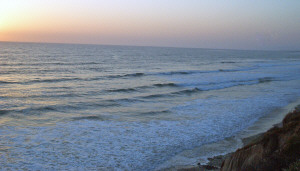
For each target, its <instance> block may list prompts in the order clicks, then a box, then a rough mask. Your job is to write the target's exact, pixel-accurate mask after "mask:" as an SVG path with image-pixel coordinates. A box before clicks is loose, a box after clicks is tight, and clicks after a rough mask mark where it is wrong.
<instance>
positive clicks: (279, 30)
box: [0, 0, 300, 50]
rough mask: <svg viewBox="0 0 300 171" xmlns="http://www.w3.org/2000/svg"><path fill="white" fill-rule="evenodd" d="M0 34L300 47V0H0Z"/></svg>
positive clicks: (31, 38) (26, 38)
mask: <svg viewBox="0 0 300 171" xmlns="http://www.w3.org/2000/svg"><path fill="white" fill-rule="evenodd" d="M0 41H17V42H51V43H80V44H108V45H138V46H168V47H191V48H218V49H258V50H259V49H264V50H300V1H299V0H288V1H284V0H263V1H261V0H251V1H242V0H226V1H221V0H0Z"/></svg>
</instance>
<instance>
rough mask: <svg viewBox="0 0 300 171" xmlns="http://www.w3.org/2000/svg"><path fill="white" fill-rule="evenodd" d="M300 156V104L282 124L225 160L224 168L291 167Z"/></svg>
mask: <svg viewBox="0 0 300 171" xmlns="http://www.w3.org/2000/svg"><path fill="white" fill-rule="evenodd" d="M299 159H300V106H298V107H297V108H296V109H295V110H294V111H293V112H291V113H289V114H287V115H286V117H285V118H284V119H283V121H282V125H280V126H276V127H273V128H272V129H270V130H269V131H267V132H266V133H264V134H263V135H262V136H260V137H258V138H257V139H256V140H255V141H253V142H252V143H250V144H248V145H246V146H244V147H243V148H241V149H238V150H237V151H236V152H234V153H233V154H232V155H231V157H229V158H227V159H225V160H224V162H223V163H222V166H221V170H222V171H229V170H230V171H240V170H243V171H247V170H249V171H250V170H251V171H254V170H264V171H268V170H270V171H276V170H282V169H284V168H289V166H290V165H292V164H293V163H295V162H299Z"/></svg>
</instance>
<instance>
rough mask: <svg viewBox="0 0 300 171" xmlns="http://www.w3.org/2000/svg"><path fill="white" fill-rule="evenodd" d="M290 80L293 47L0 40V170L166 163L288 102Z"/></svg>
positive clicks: (299, 59) (299, 55) (298, 63)
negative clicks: (254, 48)
mask: <svg viewBox="0 0 300 171" xmlns="http://www.w3.org/2000/svg"><path fill="white" fill-rule="evenodd" d="M299 83H300V52H299V51H247V50H221V49H188V48H163V47H131V46H104V45H78V44H46V43H10V42H0V169H1V170H3V169H4V170H6V169H12V170H22V169H28V170H157V169H162V168H165V167H170V165H171V164H170V163H172V162H168V161H170V160H171V159H172V158H174V156H178V154H181V153H182V152H184V151H187V150H191V149H195V148H201V147H202V146H207V145H209V144H212V143H217V142H219V141H222V140H224V139H226V138H228V137H232V136H235V135H237V134H238V133H240V132H241V131H243V130H245V129H247V128H249V127H251V126H252V125H253V124H254V123H256V122H257V121H259V119H260V118H262V117H265V116H266V115H268V114H269V113H271V112H272V111H274V110H276V109H279V108H282V107H284V106H287V105H288V104H290V103H292V102H293V101H295V100H296V99H298V98H299V97H300V86H299V85H300V84H299ZM213 151H214V150H213V149H210V152H213ZM225 151H226V149H224V152H225ZM203 155H204V157H205V154H203ZM200 157H201V156H200ZM202 157H203V156H202ZM185 160H188V157H186V159H185ZM190 161H195V162H196V161H197V158H193V159H191V160H190ZM173 164H174V163H173ZM175 164H176V163H175Z"/></svg>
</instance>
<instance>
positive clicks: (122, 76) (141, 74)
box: [106, 72, 145, 78]
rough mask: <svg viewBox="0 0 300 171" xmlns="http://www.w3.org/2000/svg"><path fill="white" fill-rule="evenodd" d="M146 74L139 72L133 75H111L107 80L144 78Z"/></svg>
mask: <svg viewBox="0 0 300 171" xmlns="http://www.w3.org/2000/svg"><path fill="white" fill-rule="evenodd" d="M144 75H145V73H141V72H137V73H132V74H123V75H109V76H106V77H107V78H124V77H141V76H144Z"/></svg>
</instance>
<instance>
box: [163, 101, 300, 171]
mask: <svg viewBox="0 0 300 171" xmlns="http://www.w3.org/2000/svg"><path fill="white" fill-rule="evenodd" d="M294 110H298V111H300V99H296V100H295V101H292V102H291V103H289V104H288V105H286V106H284V107H282V108H279V109H275V110H274V111H272V112H270V113H269V114H267V115H265V116H263V117H261V118H260V119H259V120H257V121H256V122H255V123H254V124H253V125H252V126H250V127H249V128H247V129H246V130H243V131H241V132H240V133H238V134H237V135H235V136H232V137H229V138H226V139H225V140H222V141H220V142H216V143H212V144H217V145H220V144H221V145H223V144H222V143H228V142H224V141H228V140H233V139H235V140H236V139H238V140H240V142H239V141H234V142H235V143H236V144H234V146H235V148H233V150H232V149H231V150H229V151H228V152H226V153H219V154H217V155H213V156H211V157H207V162H203V163H201V162H197V163H194V164H186V165H183V164H178V165H176V164H175V165H173V166H171V167H168V168H161V169H158V170H163V171H173V170H178V171H197V170H200V171H202V170H213V171H217V170H220V168H221V165H222V163H223V161H224V160H225V159H226V158H229V157H230V156H231V155H232V154H233V153H234V152H235V151H236V150H237V149H240V148H243V147H245V146H247V145H249V144H251V143H252V142H254V141H256V140H257V139H259V138H260V137H262V135H263V134H264V133H266V132H267V131H268V130H270V129H272V128H274V127H281V126H282V121H283V119H284V118H285V116H286V115H287V114H289V113H290V112H292V111H294ZM209 145H211V144H209ZM204 146H205V145H204Z"/></svg>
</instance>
